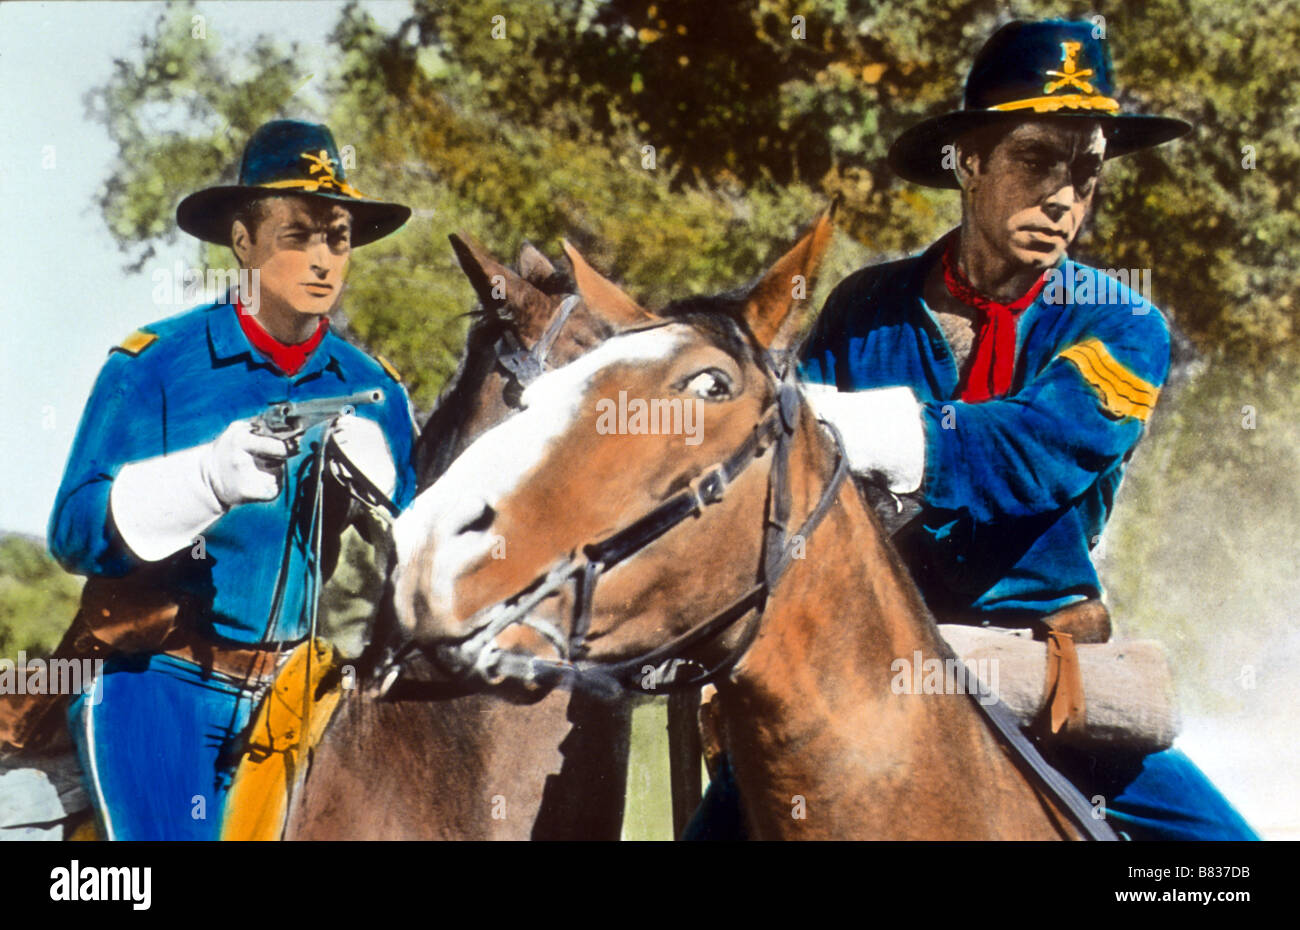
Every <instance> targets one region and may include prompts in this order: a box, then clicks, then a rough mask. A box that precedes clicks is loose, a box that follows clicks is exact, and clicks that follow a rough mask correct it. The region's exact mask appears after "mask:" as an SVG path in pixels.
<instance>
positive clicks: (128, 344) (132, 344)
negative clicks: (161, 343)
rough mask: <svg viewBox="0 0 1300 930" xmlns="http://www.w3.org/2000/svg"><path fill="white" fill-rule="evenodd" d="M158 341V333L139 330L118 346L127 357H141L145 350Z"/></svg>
mask: <svg viewBox="0 0 1300 930" xmlns="http://www.w3.org/2000/svg"><path fill="white" fill-rule="evenodd" d="M157 339H158V334H157V333H151V332H149V330H147V329H137V330H136V331H135V332H133V333H132V334H131V335H129V336H127V337H126V338H125V339H123V340H122V342H121V343H120V344H119V345H118V346H117V348H119V349H121V350H122V351H123V352H125V353H126V354H127V355H139V354H140V353H141V352H143V351H144V350H145V349H147V348H149V347H150V346H151V345H153V344H154V342H156V341H157Z"/></svg>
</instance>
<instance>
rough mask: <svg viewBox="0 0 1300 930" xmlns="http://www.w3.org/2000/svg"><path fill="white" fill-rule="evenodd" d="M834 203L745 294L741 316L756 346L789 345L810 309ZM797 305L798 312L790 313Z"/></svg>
mask: <svg viewBox="0 0 1300 930" xmlns="http://www.w3.org/2000/svg"><path fill="white" fill-rule="evenodd" d="M834 214H835V204H834V203H832V204H831V206H830V207H829V208H828V209H826V210H824V211H822V213H821V215H820V216H818V217H817V219H816V220H815V221H814V222H813V224H812V225H811V226H810V227H809V228H808V230H807V231H806V232H805V233H804V234H803V235H802V236H801V237H800V238H799V241H798V242H796V243H795V244H794V248H792V249H790V251H788V252H786V253H785V254H784V255H782V256H781V257H780V258H779V259H778V260H777V262H776V264H775V265H773V266H772V267H771V268H769V269H768V270H767V273H766V274H764V275H763V277H762V279H761V280H760V281H759V282H758V283H757V284H755V285H754V287H753V288H751V289H750V291H749V293H748V294H747V295H745V298H744V304H743V306H742V308H741V311H740V312H741V315H742V316H743V317H744V319H745V322H746V323H747V324H748V325H749V329H750V332H752V333H753V334H754V338H755V339H757V340H758V343H759V345H761V346H763V347H765V348H767V349H770V350H772V351H774V352H784V351H786V350H787V349H789V348H791V346H792V345H793V344H794V342H795V341H796V340H797V339H798V337H799V335H800V334H801V333H802V331H803V329H804V324H805V323H806V322H807V317H808V316H809V315H810V311H811V309H812V301H811V300H809V298H810V297H811V296H812V289H813V284H814V283H815V282H816V280H817V271H818V269H819V268H820V267H821V263H822V259H823V258H824V257H825V256H826V250H827V248H829V247H830V243H831V235H832V233H833V232H834V229H835V224H834V223H833V222H832V217H833V216H834ZM796 307H797V308H798V312H791V311H792V310H795V308H796Z"/></svg>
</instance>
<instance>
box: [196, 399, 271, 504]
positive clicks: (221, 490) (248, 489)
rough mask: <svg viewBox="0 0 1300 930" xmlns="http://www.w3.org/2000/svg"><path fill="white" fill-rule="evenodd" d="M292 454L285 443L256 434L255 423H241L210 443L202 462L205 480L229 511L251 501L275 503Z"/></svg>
mask: <svg viewBox="0 0 1300 930" xmlns="http://www.w3.org/2000/svg"><path fill="white" fill-rule="evenodd" d="M200 448H203V447H200ZM291 451H292V450H291V449H290V448H289V446H288V444H287V443H285V442H284V441H283V440H280V439H276V438H274V437H272V436H259V435H258V434H257V433H255V432H253V424H252V421H250V420H237V421H235V422H234V423H231V424H230V425H229V426H227V427H226V429H225V432H223V433H222V434H221V435H220V436H218V437H217V439H216V441H215V442H213V443H211V444H210V447H209V450H208V454H207V455H206V456H204V457H203V460H202V469H203V480H204V481H205V482H206V483H207V485H208V487H210V488H211V489H212V493H213V494H214V495H216V498H217V500H218V501H219V502H220V503H221V505H222V507H224V508H226V509H227V510H229V509H230V508H231V507H234V506H236V505H237V504H246V503H249V502H250V501H269V500H274V499H275V498H277V497H279V495H280V486H281V484H282V482H283V478H284V460H285V459H287V458H288V457H289V455H290V454H291Z"/></svg>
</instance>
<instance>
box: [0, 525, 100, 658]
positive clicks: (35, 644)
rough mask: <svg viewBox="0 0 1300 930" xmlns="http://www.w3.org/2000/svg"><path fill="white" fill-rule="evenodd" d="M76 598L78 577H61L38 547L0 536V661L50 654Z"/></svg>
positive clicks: (22, 538)
mask: <svg viewBox="0 0 1300 930" xmlns="http://www.w3.org/2000/svg"><path fill="white" fill-rule="evenodd" d="M80 596H81V579H80V578H75V577H73V576H72V575H68V574H65V573H64V571H63V569H61V568H59V566H58V564H57V563H56V562H55V561H54V560H53V559H52V558H50V557H49V555H47V554H46V552H45V545H44V543H42V542H41V541H40V540H36V539H29V538H27V537H25V536H18V535H15V534H0V657H5V658H14V657H15V656H16V655H17V654H18V651H19V650H25V651H26V652H27V655H28V657H29V658H35V657H37V656H44V655H48V654H49V653H51V652H53V651H54V647H55V646H57V645H58V644H59V639H60V638H61V637H62V636H63V631H64V630H66V629H67V628H68V624H69V623H71V622H72V618H73V616H74V615H75V614H76V612H77V603H78V600H79V599H80Z"/></svg>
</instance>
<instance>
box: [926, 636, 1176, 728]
mask: <svg viewBox="0 0 1300 930" xmlns="http://www.w3.org/2000/svg"><path fill="white" fill-rule="evenodd" d="M939 632H940V633H941V634H942V635H943V638H944V639H945V640H947V641H948V644H949V645H950V646H952V648H953V651H955V652H956V653H957V655H958V656H960V657H961V658H962V660H963V661H965V662H966V663H967V665H968V667H969V666H970V665H971V663H972V662H974V663H981V662H984V661H994V662H996V666H995V668H996V676H995V677H996V679H997V681H996V682H986V684H990V685H995V689H994V690H995V691H996V693H997V695H998V697H1000V698H1001V699H1002V701H1003V703H1005V704H1006V705H1007V706H1008V707H1009V708H1010V709H1011V710H1012V711H1013V712H1014V713H1015V714H1016V716H1017V717H1019V718H1020V720H1021V723H1022V724H1023V725H1025V726H1028V725H1029V724H1030V723H1031V722H1032V721H1034V720H1035V719H1036V718H1037V717H1038V715H1039V713H1040V712H1041V710H1042V708H1043V703H1044V688H1045V684H1046V677H1047V646H1046V644H1045V643H1042V642H1037V641H1035V640H1033V639H1031V638H1029V637H1028V636H1027V635H1021V634H1023V633H1025V632H1027V631H1008V630H998V629H993V628H989V627H975V626H961V625H956V624H940V625H939ZM1076 648H1077V650H1078V654H1079V667H1080V670H1081V673H1082V677H1083V694H1084V701H1085V705H1086V706H1085V711H1084V726H1083V728H1082V729H1081V730H1079V731H1078V732H1071V728H1070V727H1066V728H1065V729H1064V730H1062V731H1061V732H1060V733H1059V734H1056V735H1055V736H1053V737H1051V738H1052V739H1060V740H1061V741H1062V742H1064V743H1067V744H1069V745H1072V746H1077V747H1080V748H1086V749H1105V748H1112V749H1114V748H1123V749H1132V750H1138V751H1141V752H1159V751H1161V750H1164V749H1168V748H1169V747H1170V746H1172V745H1173V742H1174V737H1176V736H1177V735H1178V731H1179V728H1180V726H1181V721H1180V720H1179V715H1178V704H1177V700H1176V698H1175V694H1174V687H1173V676H1172V675H1171V674H1170V670H1169V660H1168V658H1167V656H1166V654H1165V650H1164V647H1163V646H1162V645H1160V643H1158V642H1155V641H1153V640H1134V641H1131V642H1109V643H1096V644H1090V645H1082V646H1078V647H1076ZM984 667H985V668H986V669H990V670H991V669H992V668H994V667H991V666H984ZM988 677H990V678H992V677H994V675H993V674H990V675H989V676H988Z"/></svg>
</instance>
